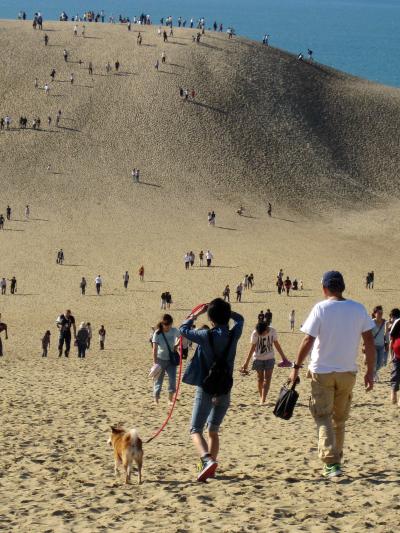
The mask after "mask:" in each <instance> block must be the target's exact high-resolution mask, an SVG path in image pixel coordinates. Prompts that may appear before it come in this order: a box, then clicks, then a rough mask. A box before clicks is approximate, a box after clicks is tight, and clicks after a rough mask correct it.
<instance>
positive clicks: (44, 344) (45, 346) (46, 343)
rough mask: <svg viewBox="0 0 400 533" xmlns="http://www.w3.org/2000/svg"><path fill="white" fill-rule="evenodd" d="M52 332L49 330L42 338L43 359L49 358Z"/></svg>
mask: <svg viewBox="0 0 400 533" xmlns="http://www.w3.org/2000/svg"><path fill="white" fill-rule="evenodd" d="M50 336H51V333H50V330H47V331H46V333H45V334H44V335H43V337H42V357H47V352H48V350H49V348H50Z"/></svg>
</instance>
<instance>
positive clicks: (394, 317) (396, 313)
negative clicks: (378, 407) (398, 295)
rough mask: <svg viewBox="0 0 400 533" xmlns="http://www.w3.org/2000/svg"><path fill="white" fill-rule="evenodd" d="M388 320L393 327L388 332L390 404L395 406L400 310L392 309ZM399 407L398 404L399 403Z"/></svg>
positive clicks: (399, 379)
mask: <svg viewBox="0 0 400 533" xmlns="http://www.w3.org/2000/svg"><path fill="white" fill-rule="evenodd" d="M390 320H391V321H392V322H393V325H392V327H391V330H390V350H391V352H392V353H393V359H392V364H393V366H392V373H391V376H390V386H391V387H392V403H393V404H397V393H398V392H399V390H400V309H397V308H396V309H392V310H391V312H390ZM398 405H399V407H400V402H399V404H398Z"/></svg>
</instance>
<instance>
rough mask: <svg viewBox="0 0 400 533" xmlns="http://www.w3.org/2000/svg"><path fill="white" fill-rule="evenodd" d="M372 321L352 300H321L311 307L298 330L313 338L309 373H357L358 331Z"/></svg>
mask: <svg viewBox="0 0 400 533" xmlns="http://www.w3.org/2000/svg"><path fill="white" fill-rule="evenodd" d="M374 325H375V324H374V322H373V320H372V319H371V318H370V316H369V315H368V312H367V310H366V309H365V307H364V306H363V305H362V304H360V303H358V302H354V301H353V300H324V301H323V302H319V303H317V304H316V305H315V306H314V308H313V309H312V311H311V313H310V315H309V316H308V318H307V320H306V321H305V323H304V324H303V326H302V328H301V331H303V333H307V334H308V335H311V336H312V337H315V338H316V340H315V343H314V347H313V349H312V351H311V360H310V364H309V366H308V368H309V369H310V370H311V372H314V373H320V374H328V373H329V372H357V355H358V350H359V346H360V338H361V334H362V333H364V332H366V331H369V330H371V329H372V328H373V327H374Z"/></svg>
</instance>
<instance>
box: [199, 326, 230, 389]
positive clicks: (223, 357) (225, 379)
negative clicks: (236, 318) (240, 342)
mask: <svg viewBox="0 0 400 533" xmlns="http://www.w3.org/2000/svg"><path fill="white" fill-rule="evenodd" d="M207 335H208V341H209V343H210V347H211V352H212V354H213V356H214V362H213V364H212V365H211V368H210V370H209V371H208V374H207V376H206V377H205V378H204V379H203V383H202V388H203V390H204V391H205V392H206V393H207V394H210V395H211V396H221V395H223V394H228V393H229V392H230V390H231V388H232V385H233V378H232V372H231V369H230V368H229V365H228V361H227V357H228V354H229V350H230V347H231V345H232V340H233V336H232V333H231V332H229V341H228V344H227V346H226V348H225V350H224V351H223V352H222V354H220V355H219V356H217V354H216V352H215V348H214V339H213V335H212V332H211V330H209V331H208V332H207Z"/></svg>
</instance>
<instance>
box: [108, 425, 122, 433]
mask: <svg viewBox="0 0 400 533" xmlns="http://www.w3.org/2000/svg"><path fill="white" fill-rule="evenodd" d="M111 431H112V432H113V433H123V432H124V429H123V428H122V427H121V426H120V425H116V426H111Z"/></svg>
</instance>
